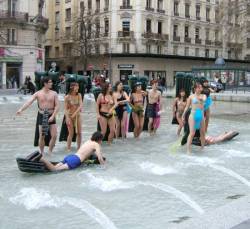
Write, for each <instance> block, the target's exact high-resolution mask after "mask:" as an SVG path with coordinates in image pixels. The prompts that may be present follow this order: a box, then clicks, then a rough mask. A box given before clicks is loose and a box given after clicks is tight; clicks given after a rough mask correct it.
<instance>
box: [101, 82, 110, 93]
mask: <svg viewBox="0 0 250 229" xmlns="http://www.w3.org/2000/svg"><path fill="white" fill-rule="evenodd" d="M101 89H102V94H103V95H104V96H105V95H107V94H108V89H109V83H106V82H105V83H102V84H101Z"/></svg>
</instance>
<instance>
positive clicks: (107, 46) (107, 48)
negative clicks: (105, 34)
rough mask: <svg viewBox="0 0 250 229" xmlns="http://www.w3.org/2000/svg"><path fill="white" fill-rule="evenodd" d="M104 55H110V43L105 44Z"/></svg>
mask: <svg viewBox="0 0 250 229" xmlns="http://www.w3.org/2000/svg"><path fill="white" fill-rule="evenodd" d="M104 53H109V44H108V43H105V44H104Z"/></svg>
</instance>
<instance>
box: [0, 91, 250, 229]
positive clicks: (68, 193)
mask: <svg viewBox="0 0 250 229" xmlns="http://www.w3.org/2000/svg"><path fill="white" fill-rule="evenodd" d="M92 100H93V99H92V98H89V97H88V96H87V98H86V100H85V102H84V112H83V138H84V140H86V139H88V138H89V137H90V135H91V133H92V132H93V131H94V130H95V127H96V118H95V104H94V103H93V101H92ZM23 102H24V100H21V99H19V98H18V97H11V96H9V97H7V98H6V99H3V98H0V108H1V113H0V129H1V131H0V158H1V167H0V182H1V187H0V218H1V220H0V228H30V227H31V225H32V228H44V227H47V228H67V227H71V228H89V229H92V228H111V229H112V228H123V229H128V228H133V229H137V228H138V229H139V228H144V229H149V228H150V229H151V228H154V229H157V228H169V227H173V228H174V226H175V225H176V224H177V223H178V224H185V220H187V219H188V218H193V217H195V216H197V215H200V214H205V213H206V211H211V210H213V209H215V208H217V207H219V206H222V205H224V204H227V203H229V202H231V201H234V199H236V198H240V197H241V196H244V195H247V194H248V193H249V191H250V168H249V162H250V152H249V150H248V149H249V147H250V142H249V137H250V133H249V128H250V124H249V122H246V121H245V120H247V119H248V120H249V113H250V110H249V105H248V104H236V103H222V102H217V103H215V104H214V106H213V110H212V114H213V116H212V118H211V123H210V128H209V134H212V133H214V134H219V133H221V132H224V131H228V130H236V131H240V135H239V136H238V137H237V138H236V139H234V140H233V141H231V142H228V143H225V144H221V145H214V146H209V147H206V148H205V149H204V150H203V152H200V151H199V148H197V147H193V151H194V153H193V155H191V156H189V155H186V154H185V152H186V148H185V147H179V146H178V140H177V138H176V136H175V132H176V126H172V125H170V124H169V123H170V119H171V117H170V114H171V112H170V103H171V101H170V100H167V99H166V100H164V106H165V110H166V112H165V113H163V114H162V120H161V121H162V123H161V127H160V129H159V131H158V133H157V136H155V137H153V138H150V137H148V136H147V134H143V135H142V137H141V139H140V140H139V141H136V140H134V139H133V138H132V135H129V138H128V139H127V140H126V141H124V142H123V141H121V140H117V141H115V143H114V144H113V145H112V146H111V147H109V146H107V145H105V144H104V145H103V152H104V154H105V156H106V157H107V160H108V161H107V164H106V165H105V166H104V167H100V166H93V167H92V166H91V167H87V168H80V169H76V170H73V171H67V172H62V173H57V174H46V175H44V174H25V173H22V172H20V171H19V170H18V168H17V165H16V162H15V158H16V157H17V156H26V155H27V154H28V153H31V152H32V151H34V148H33V146H32V144H33V134H34V123H35V118H36V105H34V106H32V107H31V108H30V109H29V110H27V111H25V112H24V114H23V115H22V116H20V117H15V116H14V113H15V111H16V110H17V108H18V107H19V106H20V105H21V104H22V103H23ZM61 120H62V111H61V113H60V114H59V117H58V120H57V121H58V123H59V127H60V125H61ZM65 154H66V152H65V143H57V144H56V148H55V151H54V155H53V156H52V158H51V160H61V159H62V158H63V157H64V155H65Z"/></svg>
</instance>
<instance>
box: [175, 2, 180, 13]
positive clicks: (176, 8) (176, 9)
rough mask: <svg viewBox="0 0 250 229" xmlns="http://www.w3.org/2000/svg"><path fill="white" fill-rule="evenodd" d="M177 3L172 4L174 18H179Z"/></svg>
mask: <svg viewBox="0 0 250 229" xmlns="http://www.w3.org/2000/svg"><path fill="white" fill-rule="evenodd" d="M178 8H179V2H174V16H179V10H178Z"/></svg>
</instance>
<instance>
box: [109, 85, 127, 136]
mask: <svg viewBox="0 0 250 229" xmlns="http://www.w3.org/2000/svg"><path fill="white" fill-rule="evenodd" d="M113 99H114V102H115V106H116V108H115V112H116V137H117V138H118V137H119V136H120V134H121V136H122V138H123V139H124V138H125V137H126V129H127V128H126V123H127V119H128V112H127V103H128V102H129V97H128V95H127V93H126V92H125V91H123V84H122V82H120V81H118V82H116V84H115V91H114V93H113Z"/></svg>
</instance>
